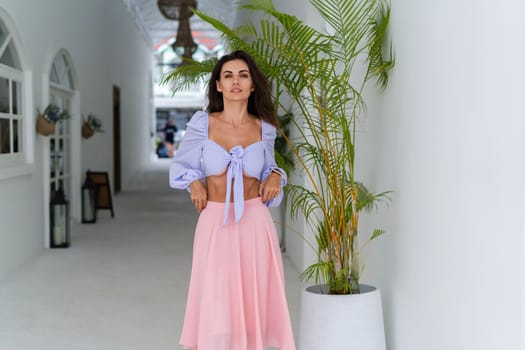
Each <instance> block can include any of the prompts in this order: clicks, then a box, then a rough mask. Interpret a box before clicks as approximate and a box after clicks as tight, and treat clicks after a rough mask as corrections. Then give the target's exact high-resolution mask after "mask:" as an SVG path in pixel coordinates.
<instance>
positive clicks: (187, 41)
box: [157, 0, 197, 59]
mask: <svg viewBox="0 0 525 350" xmlns="http://www.w3.org/2000/svg"><path fill="white" fill-rule="evenodd" d="M157 6H158V7H159V10H160V12H161V13H162V15H163V16H164V17H166V18H167V19H171V20H178V21H179V27H178V29H177V36H176V38H175V42H174V43H173V44H172V45H171V47H172V48H173V51H175V53H176V54H177V55H178V56H180V57H182V58H186V59H191V58H192V56H193V53H194V52H195V50H197V44H196V43H195V41H193V36H192V34H191V28H190V20H189V19H190V17H191V16H193V12H192V9H196V8H197V0H157Z"/></svg>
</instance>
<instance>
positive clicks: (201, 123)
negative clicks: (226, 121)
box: [169, 111, 287, 224]
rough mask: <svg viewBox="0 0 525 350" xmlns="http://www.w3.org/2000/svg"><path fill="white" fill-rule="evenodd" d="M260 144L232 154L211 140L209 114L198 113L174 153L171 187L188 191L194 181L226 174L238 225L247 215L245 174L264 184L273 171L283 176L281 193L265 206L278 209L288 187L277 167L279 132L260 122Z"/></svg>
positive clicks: (225, 215)
mask: <svg viewBox="0 0 525 350" xmlns="http://www.w3.org/2000/svg"><path fill="white" fill-rule="evenodd" d="M261 122H262V123H261V129H262V131H261V140H260V141H257V142H254V143H252V144H250V145H249V146H247V147H242V146H240V145H238V146H234V147H232V148H231V149H230V150H229V151H227V150H226V149H224V148H223V147H222V146H220V145H219V144H218V143H216V142H215V141H212V140H210V139H209V138H208V113H206V112H202V111H199V112H197V113H195V114H194V115H193V117H192V118H191V120H190V121H189V122H188V124H187V128H186V133H185V134H184V139H183V140H182V142H181V143H180V145H179V148H178V149H177V151H176V152H175V156H174V157H173V161H172V163H171V165H170V173H169V182H170V186H171V187H173V188H178V189H189V186H190V184H191V183H192V182H193V181H195V180H202V179H204V178H206V177H207V176H212V175H218V174H221V173H223V172H224V170H226V171H227V180H226V181H227V183H226V198H225V202H229V199H230V198H231V190H232V189H231V187H232V179H233V204H234V205H233V207H234V210H235V222H239V220H240V219H241V217H242V214H243V212H244V186H243V174H245V175H246V176H249V177H254V178H256V179H258V180H259V181H263V180H264V179H266V178H267V177H268V175H270V173H271V172H272V171H273V170H276V171H278V172H279V173H280V174H281V192H279V195H278V196H277V197H275V198H273V199H271V200H269V201H267V202H266V203H265V204H266V206H268V207H276V206H278V205H279V204H280V203H281V200H282V198H283V191H282V188H283V187H284V186H285V185H286V181H287V180H286V173H285V172H284V171H283V170H282V169H281V168H279V167H277V165H276V164H275V158H274V141H275V135H276V130H275V127H274V126H273V125H271V124H268V123H267V122H265V121H264V120H261ZM229 207H230V206H229V205H225V206H224V224H226V222H227V220H228V210H229Z"/></svg>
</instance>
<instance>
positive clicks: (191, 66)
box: [162, 57, 218, 93]
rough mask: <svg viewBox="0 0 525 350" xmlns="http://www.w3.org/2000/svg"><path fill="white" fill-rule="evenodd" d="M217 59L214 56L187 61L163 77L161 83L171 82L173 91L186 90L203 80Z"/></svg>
mask: <svg viewBox="0 0 525 350" xmlns="http://www.w3.org/2000/svg"><path fill="white" fill-rule="evenodd" d="M217 61H218V59H217V58H216V57H213V58H210V59H208V60H205V61H202V62H196V61H188V62H187V63H186V64H183V65H181V66H179V67H177V69H175V70H173V71H172V72H170V74H168V75H167V76H166V77H164V79H163V80H162V84H169V83H171V84H172V85H171V87H172V91H173V93H175V92H178V91H183V90H187V89H188V88H190V87H191V86H192V85H194V84H196V83H198V82H200V81H203V80H204V81H205V80H206V79H205V78H207V77H208V75H209V74H211V72H212V70H213V67H214V66H215V64H217Z"/></svg>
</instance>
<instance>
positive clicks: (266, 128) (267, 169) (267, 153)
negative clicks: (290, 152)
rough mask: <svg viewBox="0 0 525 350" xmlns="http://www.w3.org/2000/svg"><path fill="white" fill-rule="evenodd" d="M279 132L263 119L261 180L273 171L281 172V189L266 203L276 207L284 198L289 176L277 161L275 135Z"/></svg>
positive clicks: (268, 205)
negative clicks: (287, 176)
mask: <svg viewBox="0 0 525 350" xmlns="http://www.w3.org/2000/svg"><path fill="white" fill-rule="evenodd" d="M276 134H277V132H276V130H275V127H274V126H273V125H271V124H268V123H266V122H264V121H263V123H262V139H263V144H264V166H263V170H262V174H261V181H264V180H265V179H266V178H267V177H268V176H269V175H270V173H271V172H272V171H278V172H279V173H280V174H281V191H280V192H279V194H278V195H277V197H275V198H273V199H270V200H269V201H267V202H266V203H265V204H266V206H267V207H276V206H278V205H279V204H281V201H282V200H283V195H284V191H283V188H284V186H286V183H287V181H288V180H287V178H286V172H285V171H284V170H283V169H281V168H279V167H278V166H277V164H276V163H275V151H274V147H275V136H276Z"/></svg>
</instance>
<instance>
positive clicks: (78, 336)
mask: <svg viewBox="0 0 525 350" xmlns="http://www.w3.org/2000/svg"><path fill="white" fill-rule="evenodd" d="M167 165H168V163H167V162H159V161H156V162H154V164H153V165H152V166H151V167H150V168H148V169H146V170H144V171H143V172H141V173H140V174H137V176H136V177H135V179H134V182H133V185H132V190H130V191H127V192H125V193H121V194H119V195H118V196H116V197H115V198H114V205H115V218H114V219H112V218H111V217H110V215H109V211H102V212H100V214H99V219H98V221H97V223H96V224H94V225H74V227H73V235H72V246H71V247H70V248H68V249H61V250H56V249H55V250H47V251H46V252H45V253H44V254H43V255H41V256H40V257H38V258H37V259H35V261H33V262H32V263H31V264H29V265H27V266H25V267H24V268H22V269H20V270H19V271H17V272H16V273H13V274H11V275H10V276H9V277H8V278H7V279H6V280H5V281H4V282H3V283H2V285H0V350H48V349H49V350H51V349H53V350H66V349H67V350H92V349H93V350H94V349H97V350H106V349H107V350H110V349H111V350H173V349H179V346H178V345H177V342H178V337H179V335H180V329H181V326H182V317H183V312H184V308H185V300H186V292H187V284H188V279H189V273H190V262H191V249H192V248H191V247H192V241H193V229H194V225H195V222H196V219H197V215H196V213H195V211H194V210H193V208H192V207H191V205H190V203H189V201H188V199H187V193H186V192H184V191H173V190H171V189H169V188H168V186H167ZM283 258H284V264H285V273H286V280H287V294H288V300H289V307H290V313H291V317H292V323H293V327H294V334H295V335H296V338H297V330H298V314H299V302H300V290H301V283H300V281H299V280H298V278H297V276H298V273H297V271H296V270H295V269H294V268H293V267H292V266H291V264H290V263H289V262H288V260H287V258H286V255H285V256H284V257H283Z"/></svg>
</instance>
